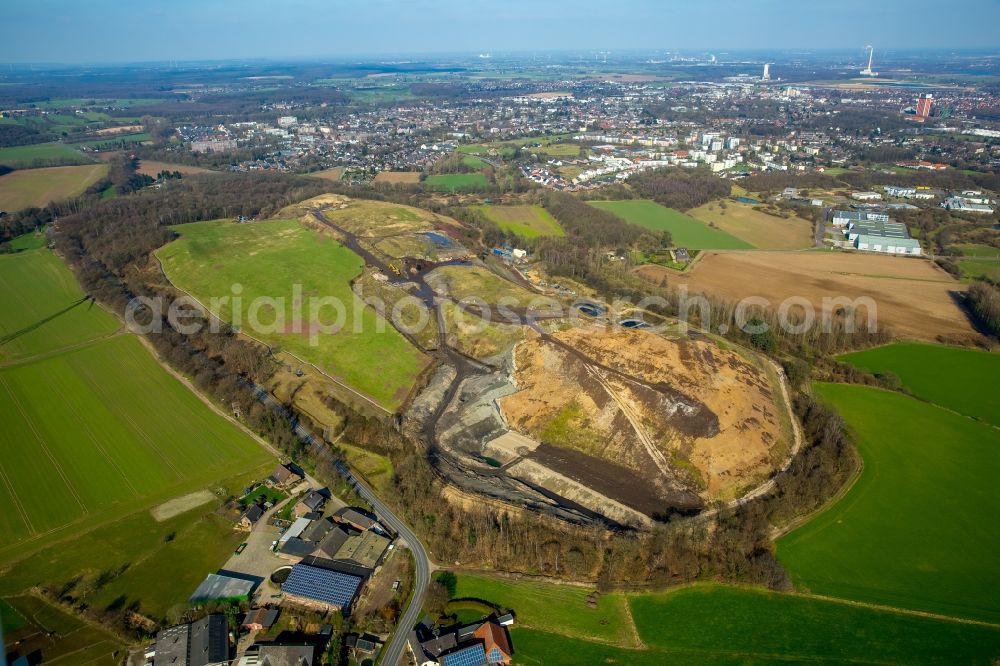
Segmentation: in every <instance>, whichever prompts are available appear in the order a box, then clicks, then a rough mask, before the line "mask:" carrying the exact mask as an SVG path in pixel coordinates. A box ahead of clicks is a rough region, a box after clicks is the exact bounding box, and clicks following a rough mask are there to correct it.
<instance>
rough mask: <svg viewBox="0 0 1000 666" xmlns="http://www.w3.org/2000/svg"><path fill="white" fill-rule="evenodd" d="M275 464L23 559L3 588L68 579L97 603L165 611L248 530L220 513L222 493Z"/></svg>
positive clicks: (18, 589)
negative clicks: (157, 514)
mask: <svg viewBox="0 0 1000 666" xmlns="http://www.w3.org/2000/svg"><path fill="white" fill-rule="evenodd" d="M273 466H274V463H273V462H269V463H268V464H267V465H264V466H261V467H257V468H253V469H251V470H250V471H245V472H242V473H240V474H238V475H237V476H233V477H230V478H222V477H221V476H220V477H219V478H220V479H221V480H215V481H213V482H211V484H210V486H209V487H210V489H211V490H210V491H209V492H210V495H211V497H212V500H213V501H210V502H208V503H206V504H202V505H200V506H197V507H194V508H191V509H189V510H187V511H184V512H182V513H179V514H177V515H174V516H172V517H170V518H166V519H164V520H162V521H159V520H156V519H155V518H154V517H153V515H152V511H149V510H141V509H140V510H138V511H136V512H134V513H131V514H129V515H127V516H125V517H123V518H118V519H114V520H112V521H110V522H105V523H102V524H99V525H98V526H96V527H95V528H94V529H92V530H91V531H88V532H85V533H82V534H79V535H75V536H74V537H73V538H72V539H70V540H62V541H60V542H57V543H56V544H54V545H53V547H50V548H48V549H46V550H43V551H41V552H40V553H39V555H38V556H34V557H26V558H23V559H20V560H18V561H17V562H15V563H13V564H11V565H9V567H8V568H6V569H5V572H4V576H3V577H2V578H0V596H2V597H4V598H9V597H10V596H11V595H18V594H23V593H24V591H26V590H28V589H30V588H31V587H33V586H36V585H45V586H52V587H54V588H55V589H60V588H62V587H63V586H64V585H67V586H69V589H70V590H71V592H72V593H73V594H74V596H78V597H81V598H82V600H84V601H86V602H87V604H88V605H90V606H91V607H94V608H106V607H108V606H111V605H113V604H114V605H124V606H129V605H131V604H133V603H138V604H139V611H140V612H142V613H144V614H148V615H150V616H152V617H154V618H162V617H164V616H165V615H166V614H167V613H168V612H169V611H170V609H171V608H172V607H174V606H176V605H177V604H185V603H186V601H187V598H188V596H189V595H190V594H191V593H192V592H193V591H194V589H195V588H196V587H197V586H198V584H199V583H200V582H201V581H202V579H203V578H204V577H205V575H206V574H208V573H210V572H213V571H216V570H217V569H218V567H219V565H220V564H222V563H223V562H225V561H226V560H227V559H228V558H229V556H230V555H231V554H232V551H233V549H235V548H236V546H237V545H239V543H240V541H242V540H243V539H244V538H245V535H242V534H240V533H238V532H235V531H234V530H233V529H232V522H231V520H232V518H227V517H225V516H222V515H219V514H218V513H217V511H219V509H220V507H221V505H222V503H223V498H225V497H229V496H235V495H239V493H240V490H241V489H242V488H244V487H246V485H247V484H248V483H249V482H250V481H252V480H257V481H259V480H261V479H263V478H264V477H265V476H267V474H268V473H270V471H271V469H272V468H273ZM95 578H96V579H97V581H95V580H94V579H95ZM73 581H76V583H74V582H73Z"/></svg>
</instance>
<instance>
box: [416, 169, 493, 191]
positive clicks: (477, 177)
mask: <svg viewBox="0 0 1000 666" xmlns="http://www.w3.org/2000/svg"><path fill="white" fill-rule="evenodd" d="M424 183H425V184H426V185H427V187H429V188H431V189H432V190H442V191H445V192H474V191H479V190H485V189H486V188H487V187H489V184H490V183H489V181H488V180H486V176H484V175H483V174H481V173H448V174H439V175H436V176H427V179H426V180H425V181H424Z"/></svg>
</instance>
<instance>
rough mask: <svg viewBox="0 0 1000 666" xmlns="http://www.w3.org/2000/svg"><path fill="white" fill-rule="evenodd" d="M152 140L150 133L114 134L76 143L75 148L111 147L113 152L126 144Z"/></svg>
mask: <svg viewBox="0 0 1000 666" xmlns="http://www.w3.org/2000/svg"><path fill="white" fill-rule="evenodd" d="M151 139H152V137H151V136H149V133H148V132H135V133H133V134H114V135H110V136H102V137H99V138H96V139H88V140H86V141H80V142H78V143H74V144H73V145H74V146H87V147H88V148H100V147H103V146H105V145H109V144H110V145H111V146H112V148H111V149H112V150H114V149H115V148H117V147H118V146H120V145H121V144H122V142H125V143H141V142H143V141H150V140H151Z"/></svg>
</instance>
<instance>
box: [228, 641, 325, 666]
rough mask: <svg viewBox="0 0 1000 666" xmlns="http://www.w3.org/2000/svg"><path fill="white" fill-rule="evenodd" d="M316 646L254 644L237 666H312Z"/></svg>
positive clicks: (303, 644)
mask: <svg viewBox="0 0 1000 666" xmlns="http://www.w3.org/2000/svg"><path fill="white" fill-rule="evenodd" d="M320 663H322V661H321V660H317V659H316V645H314V644H312V643H254V644H253V645H251V646H250V647H249V648H247V651H246V653H245V654H244V655H243V657H242V658H241V659H240V660H239V661H238V662H237V666H314V665H315V664H320Z"/></svg>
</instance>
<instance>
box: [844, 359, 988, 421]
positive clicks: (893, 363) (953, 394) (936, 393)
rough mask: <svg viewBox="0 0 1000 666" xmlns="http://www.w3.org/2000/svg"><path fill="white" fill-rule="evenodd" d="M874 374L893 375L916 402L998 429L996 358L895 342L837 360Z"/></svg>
mask: <svg viewBox="0 0 1000 666" xmlns="http://www.w3.org/2000/svg"><path fill="white" fill-rule="evenodd" d="M839 359H840V360H841V361H845V362H847V363H850V364H851V365H854V366H857V367H859V368H865V369H867V370H870V371H872V372H874V373H885V372H892V373H895V374H896V375H898V376H899V378H900V380H902V383H903V387H904V388H906V389H908V390H909V391H910V392H912V393H913V395H915V396H916V397H918V398H922V399H923V400H928V401H930V402H933V403H935V404H938V405H941V406H942V407H947V408H948V409H951V410H954V411H956V412H958V413H959V414H964V415H966V416H971V417H973V418H976V419H979V420H981V421H985V422H987V423H991V424H993V425H995V426H1000V391H997V388H996V381H997V377H1000V354H993V353H990V352H986V351H981V350H978V349H967V348H960V347H945V346H942V345H924V344H917V343H913V342H899V343H896V344H892V345H886V346H885V347H876V348H875V349H867V350H865V351H860V352H853V353H850V354H844V355H843V356H840V357H839Z"/></svg>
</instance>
